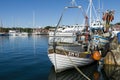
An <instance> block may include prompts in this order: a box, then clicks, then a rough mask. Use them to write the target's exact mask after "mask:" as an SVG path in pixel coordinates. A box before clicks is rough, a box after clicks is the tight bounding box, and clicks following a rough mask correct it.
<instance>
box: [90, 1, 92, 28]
mask: <svg viewBox="0 0 120 80" xmlns="http://www.w3.org/2000/svg"><path fill="white" fill-rule="evenodd" d="M91 23H92V0H90V26H91Z"/></svg>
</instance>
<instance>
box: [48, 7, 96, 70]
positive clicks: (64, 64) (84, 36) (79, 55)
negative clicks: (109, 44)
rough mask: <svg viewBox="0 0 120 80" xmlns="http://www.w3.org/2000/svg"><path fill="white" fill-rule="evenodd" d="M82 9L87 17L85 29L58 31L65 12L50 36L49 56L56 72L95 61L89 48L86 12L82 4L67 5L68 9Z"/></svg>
mask: <svg viewBox="0 0 120 80" xmlns="http://www.w3.org/2000/svg"><path fill="white" fill-rule="evenodd" d="M69 8H71V9H76V8H78V9H80V10H81V11H82V13H83V14H84V15H83V16H84V18H85V30H84V31H79V30H78V31H77V32H75V33H74V34H73V33H69V34H71V35H73V36H71V35H69V34H67V33H65V34H66V36H65V34H64V33H63V32H62V33H60V32H58V29H59V28H58V27H59V23H60V22H61V18H62V17H63V13H64V12H63V13H62V15H61V17H60V19H59V22H58V24H57V26H56V30H55V32H54V34H53V36H49V48H48V57H49V59H50V61H51V62H52V64H53V65H54V68H55V71H56V72H61V71H64V70H66V69H70V68H73V67H74V66H79V67H80V66H85V65H88V64H91V63H92V62H94V60H93V58H92V57H91V52H90V50H89V35H90V34H89V32H88V20H87V19H88V18H87V15H86V14H85V13H84V10H83V8H82V6H75V5H72V6H70V7H65V10H66V9H69Z"/></svg>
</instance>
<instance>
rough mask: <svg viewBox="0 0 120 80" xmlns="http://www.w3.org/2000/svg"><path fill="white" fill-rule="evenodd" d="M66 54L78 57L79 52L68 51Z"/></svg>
mask: <svg viewBox="0 0 120 80" xmlns="http://www.w3.org/2000/svg"><path fill="white" fill-rule="evenodd" d="M68 56H74V57H80V56H79V53H74V52H69V53H68Z"/></svg>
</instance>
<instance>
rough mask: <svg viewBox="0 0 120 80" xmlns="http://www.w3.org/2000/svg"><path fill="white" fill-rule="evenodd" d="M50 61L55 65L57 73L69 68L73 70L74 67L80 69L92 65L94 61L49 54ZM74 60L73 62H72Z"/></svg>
mask: <svg viewBox="0 0 120 80" xmlns="http://www.w3.org/2000/svg"><path fill="white" fill-rule="evenodd" d="M48 57H49V58H50V61H51V62H52V63H53V65H54V67H55V71H56V72H60V71H63V70H66V69H69V68H73V67H74V65H76V66H78V67H80V66H85V65H88V64H90V63H92V62H93V61H94V60H93V59H90V58H79V57H72V56H69V57H68V56H66V55H61V54H55V53H53V54H48ZM71 60H72V61H71Z"/></svg>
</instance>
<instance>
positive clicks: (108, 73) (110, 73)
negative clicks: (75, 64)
mask: <svg viewBox="0 0 120 80" xmlns="http://www.w3.org/2000/svg"><path fill="white" fill-rule="evenodd" d="M80 70H82V71H83V72H84V74H85V75H87V76H88V77H89V78H90V79H91V80H120V76H119V75H120V66H113V65H104V67H103V68H101V66H98V65H97V64H95V63H94V64H91V65H89V66H85V67H82V68H80ZM48 80H87V79H86V78H85V77H83V76H82V75H81V74H80V73H79V72H77V70H76V69H69V70H66V71H63V72H60V73H55V71H54V67H52V68H51V72H50V74H49V78H48Z"/></svg>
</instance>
